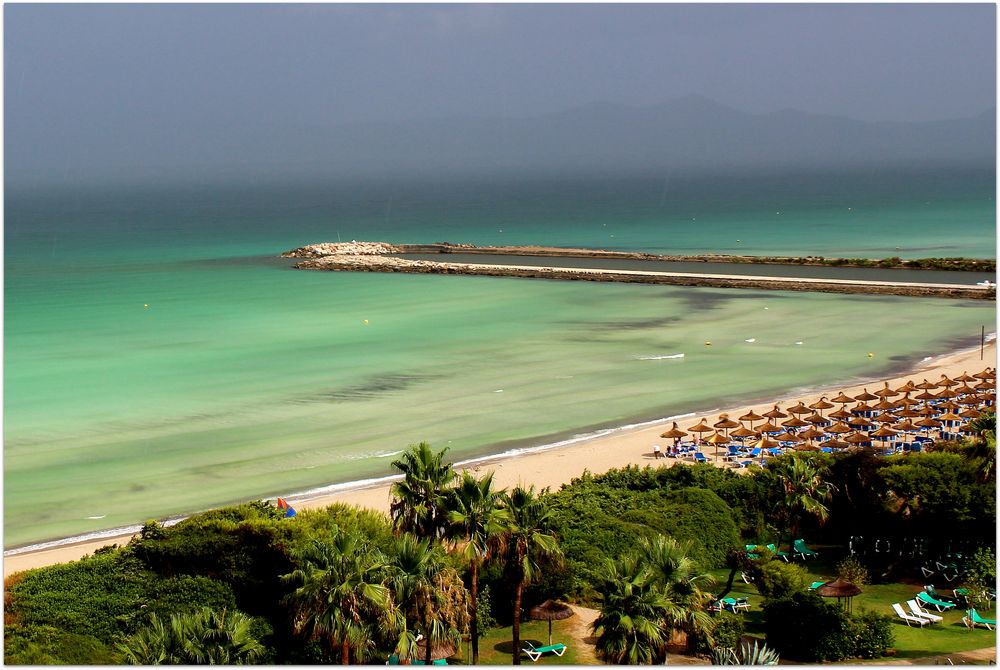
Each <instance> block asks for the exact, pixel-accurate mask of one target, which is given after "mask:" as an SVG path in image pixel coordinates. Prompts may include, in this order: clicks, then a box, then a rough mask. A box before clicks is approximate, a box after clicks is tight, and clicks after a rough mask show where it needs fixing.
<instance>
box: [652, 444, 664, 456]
mask: <svg viewBox="0 0 1000 670" xmlns="http://www.w3.org/2000/svg"><path fill="white" fill-rule="evenodd" d="M662 456H663V454H662V453H660V445H658V444H654V445H653V458H656V459H659V458H661V457H662Z"/></svg>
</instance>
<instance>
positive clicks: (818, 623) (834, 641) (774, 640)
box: [763, 592, 854, 662]
mask: <svg viewBox="0 0 1000 670" xmlns="http://www.w3.org/2000/svg"><path fill="white" fill-rule="evenodd" d="M763 609H764V632H765V634H766V636H767V644H768V645H770V646H771V647H773V648H774V649H776V650H778V652H779V653H780V654H781V657H782V658H785V659H791V660H795V661H803V662H814V661H839V660H842V659H845V658H849V657H850V656H851V655H852V654H853V653H854V627H853V625H852V622H851V620H850V618H848V616H847V614H846V613H845V612H844V611H843V609H841V607H840V606H839V605H836V604H834V603H827V602H823V599H822V598H820V597H819V596H818V595H816V594H815V593H806V592H799V593H793V594H792V595H791V596H789V597H787V598H777V599H771V600H768V601H766V602H765V603H764V605H763Z"/></svg>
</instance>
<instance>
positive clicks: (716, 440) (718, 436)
mask: <svg viewBox="0 0 1000 670" xmlns="http://www.w3.org/2000/svg"><path fill="white" fill-rule="evenodd" d="M705 442H707V443H708V444H713V445H715V458H716V460H718V458H719V445H720V444H729V438H728V437H727V436H725V435H723V434H722V433H720V432H719V431H715V432H714V433H712V434H711V435H710V436H709V437H708V439H707V440H705Z"/></svg>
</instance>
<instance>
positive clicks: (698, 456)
mask: <svg viewBox="0 0 1000 670" xmlns="http://www.w3.org/2000/svg"><path fill="white" fill-rule="evenodd" d="M694 462H695V463H708V459H707V458H706V457H705V454H703V453H701V452H700V451H696V452H695V454H694Z"/></svg>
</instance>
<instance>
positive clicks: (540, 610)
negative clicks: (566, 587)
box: [528, 600, 576, 645]
mask: <svg viewBox="0 0 1000 670" xmlns="http://www.w3.org/2000/svg"><path fill="white" fill-rule="evenodd" d="M574 614H576V612H574V611H573V608H572V607H570V606H569V605H567V604H566V603H561V602H559V601H558V600H546V601H545V602H544V603H542V604H541V605H536V606H535V607H532V608H531V610H530V611H529V612H528V616H530V617H531V618H532V619H534V620H535V621H548V622H549V645H551V644H552V622H553V621H562V620H563V619H568V618H570V617H571V616H573V615H574Z"/></svg>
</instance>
